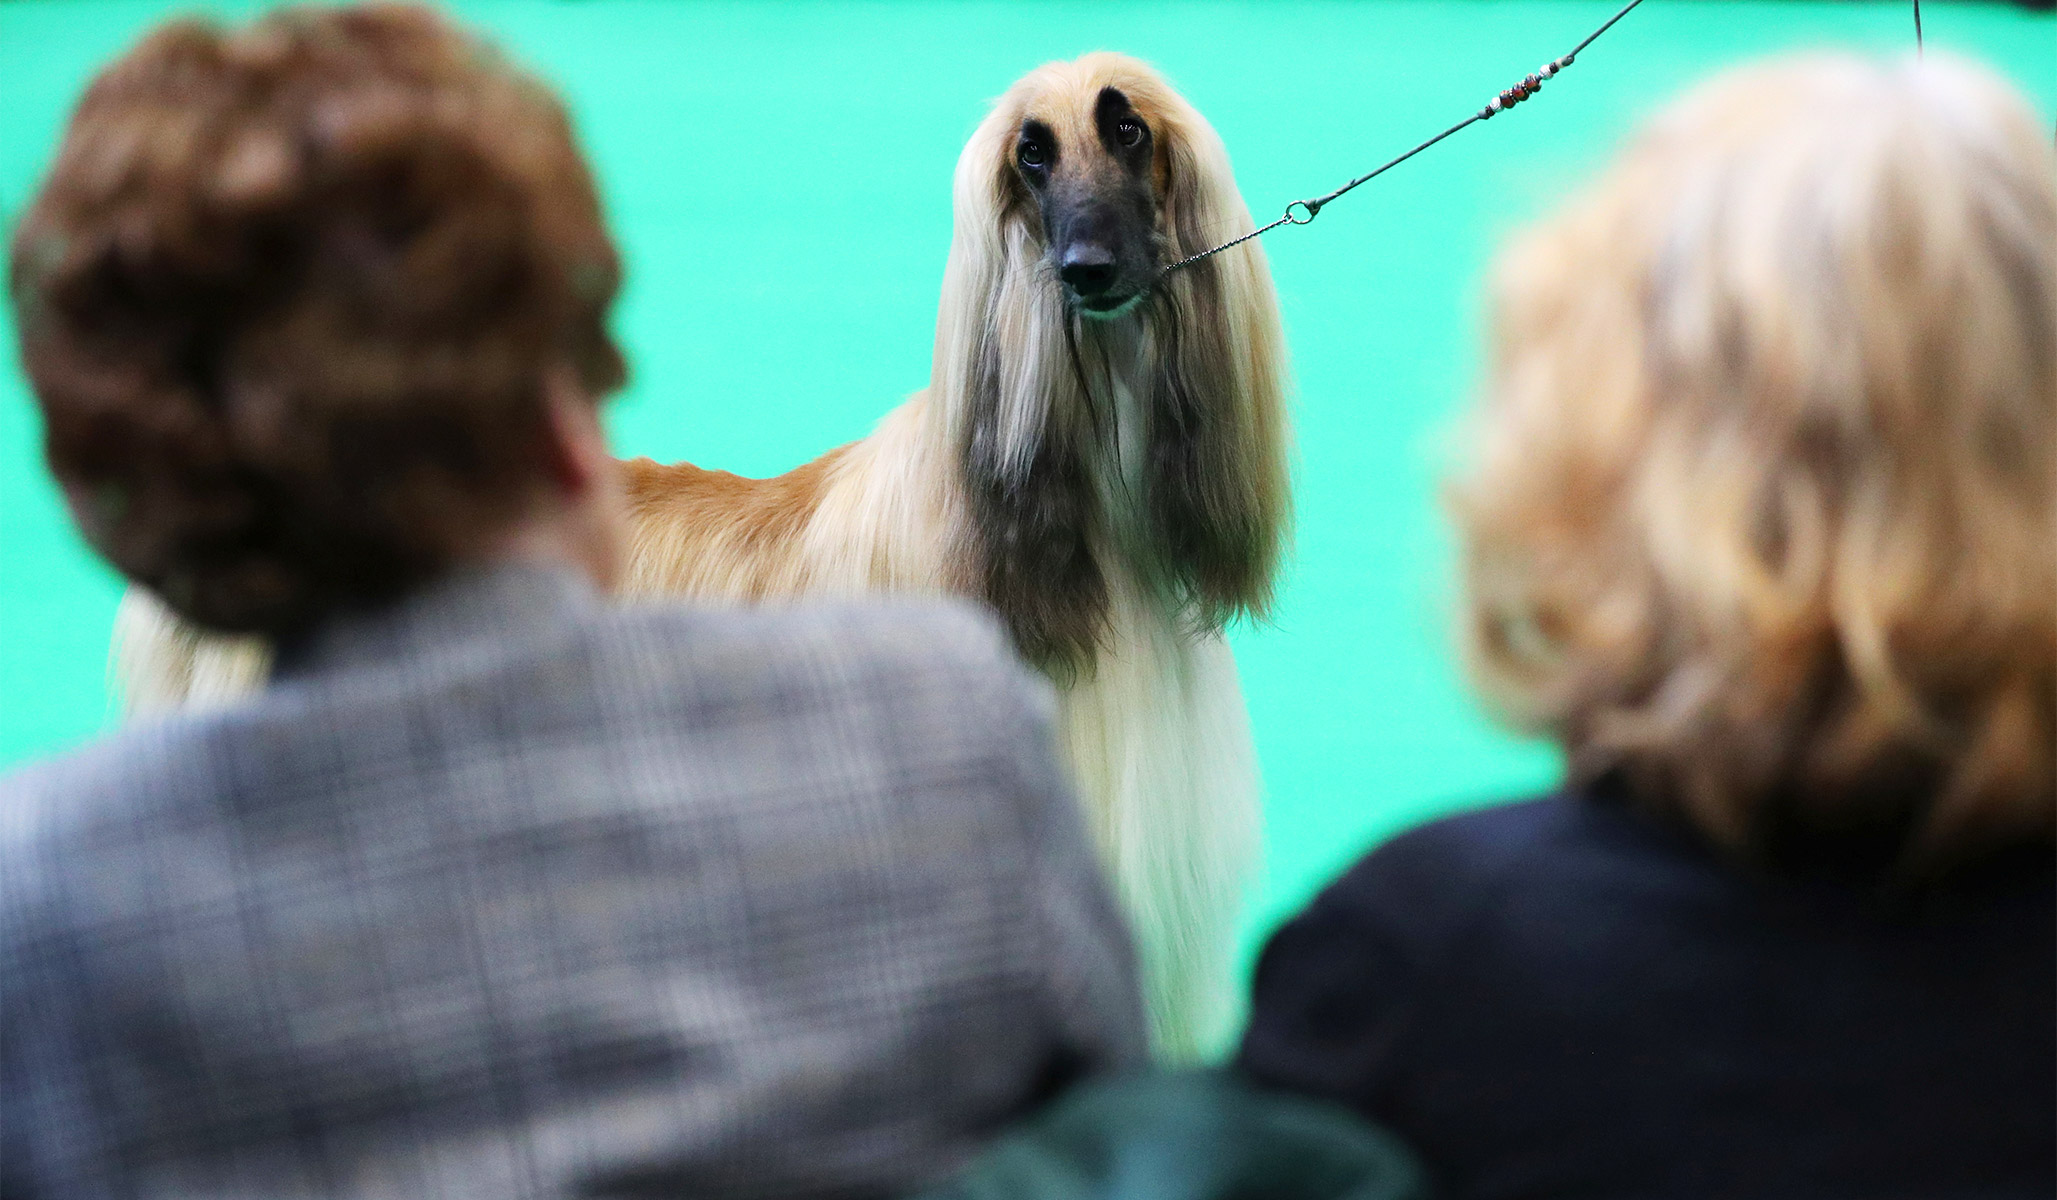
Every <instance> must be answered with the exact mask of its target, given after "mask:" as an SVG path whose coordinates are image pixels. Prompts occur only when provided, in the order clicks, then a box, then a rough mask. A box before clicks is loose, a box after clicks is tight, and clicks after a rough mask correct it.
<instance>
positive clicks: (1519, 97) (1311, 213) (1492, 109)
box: [1164, 0, 1643, 275]
mask: <svg viewBox="0 0 2057 1200" xmlns="http://www.w3.org/2000/svg"><path fill="white" fill-rule="evenodd" d="M1642 2H1643V0H1629V2H1628V3H1627V4H1626V5H1624V6H1623V7H1622V9H1621V11H1620V12H1617V13H1615V14H1614V15H1613V16H1611V17H1609V18H1607V23H1606V24H1604V25H1602V26H1600V27H1599V28H1598V29H1595V30H1594V31H1593V32H1591V33H1589V34H1587V35H1586V40H1585V41H1582V42H1580V43H1579V44H1578V45H1576V46H1574V47H1572V49H1571V52H1570V53H1569V54H1566V55H1564V56H1563V57H1561V58H1556V59H1552V60H1551V61H1549V62H1546V63H1544V64H1543V65H1542V66H1541V67H1539V68H1537V70H1536V72H1535V73H1534V74H1532V75H1530V76H1528V77H1527V78H1525V79H1523V80H1522V81H1521V82H1520V83H1517V84H1515V85H1514V86H1513V87H1511V88H1508V89H1507V90H1506V91H1503V92H1501V93H1500V94H1499V95H1497V96H1495V97H1493V98H1492V99H1491V100H1490V101H1488V102H1487V103H1486V106H1485V107H1484V108H1481V109H1479V110H1478V111H1477V112H1475V113H1473V114H1471V115H1470V116H1468V117H1466V118H1464V119H1463V120H1462V121H1459V122H1457V123H1456V124H1455V125H1452V126H1450V128H1448V129H1445V130H1444V131H1443V132H1441V133H1439V134H1437V135H1436V136H1434V137H1432V138H1430V139H1429V140H1427V141H1425V142H1423V143H1422V144H1420V145H1419V146H1416V147H1415V148H1414V149H1412V150H1409V151H1408V152H1407V153H1405V154H1402V155H1400V156H1399V157H1398V158H1395V159H1392V160H1391V161H1389V162H1386V163H1384V164H1382V165H1380V166H1379V167H1377V168H1376V169H1374V170H1371V171H1367V172H1365V173H1364V174H1362V175H1359V176H1358V177H1357V178H1355V179H1352V180H1351V181H1350V182H1348V183H1346V184H1344V185H1343V186H1342V187H1339V188H1337V189H1336V190H1335V191H1333V192H1330V193H1328V194H1327V195H1323V196H1316V197H1314V198H1313V199H1311V200H1295V201H1293V202H1292V203H1291V204H1288V205H1286V211H1285V215H1283V216H1281V217H1280V218H1279V219H1278V220H1276V221H1273V222H1272V223H1271V224H1269V225H1266V226H1264V227H1263V228H1261V229H1253V230H1251V231H1250V232H1248V233H1246V234H1244V235H1243V236H1241V237H1239V238H1233V239H1231V240H1229V241H1226V242H1223V243H1222V244H1221V245H1219V246H1216V247H1214V248H1213V249H1212V250H1202V251H1201V252H1200V253H1198V254H1194V255H1191V256H1189V257H1186V258H1182V259H1180V260H1178V261H1177V262H1175V263H1173V264H1171V265H1170V266H1168V267H1166V268H1164V274H1166V275H1169V274H1171V273H1172V272H1173V271H1176V270H1178V269H1180V268H1181V267H1190V266H1192V265H1193V264H1194V263H1196V262H1200V261H1201V260H1203V259H1208V258H1212V257H1214V256H1215V255H1217V254H1220V253H1221V252H1222V251H1224V250H1227V249H1229V248H1231V247H1234V246H1240V245H1242V244H1243V243H1244V242H1247V241H1249V240H1250V239H1251V238H1254V237H1259V236H1262V235H1264V234H1267V233H1270V232H1271V231H1272V230H1274V229H1277V228H1278V227H1279V226H1281V225H1305V224H1307V223H1308V222H1310V221H1312V220H1314V218H1315V217H1317V216H1319V215H1321V210H1322V207H1323V206H1324V205H1326V204H1328V203H1329V202H1330V201H1331V200H1334V199H1335V198H1336V197H1338V196H1341V195H1342V194H1344V193H1345V192H1348V191H1349V190H1350V189H1352V188H1354V187H1357V186H1358V185H1360V184H1365V183H1369V182H1371V181H1372V180H1373V179H1376V178H1378V177H1379V176H1380V175H1383V174H1385V173H1386V172H1387V171H1390V170H1392V169H1393V168H1394V167H1397V166H1399V165H1400V164H1401V163H1403V162H1406V161H1407V160H1408V159H1410V158H1413V157H1414V156H1415V155H1417V154H1419V153H1421V152H1422V151H1424V150H1426V149H1428V148H1429V147H1430V146H1433V145H1435V144H1436V143H1437V142H1440V141H1442V140H1443V139H1444V138H1446V137H1449V136H1450V135H1451V134H1453V133H1456V132H1457V131H1458V130H1460V129H1463V128H1465V127H1466V126H1468V125H1474V124H1477V123H1478V122H1480V121H1489V120H1491V119H1492V118H1493V117H1494V116H1496V115H1498V114H1500V113H1503V112H1506V111H1507V110H1508V109H1510V108H1513V107H1514V106H1515V105H1517V104H1519V103H1521V102H1522V101H1524V100H1526V99H1528V98H1529V97H1531V96H1533V95H1535V94H1536V93H1537V92H1540V91H1542V90H1543V82H1544V81H1545V80H1547V79H1551V78H1554V77H1555V76H1556V75H1557V73H1558V72H1559V71H1562V70H1563V69H1564V68H1566V67H1568V66H1570V65H1571V64H1572V63H1573V62H1574V61H1575V60H1576V59H1577V58H1578V56H1579V55H1580V54H1581V53H1582V52H1584V50H1585V48H1586V47H1587V46H1590V45H1592V44H1593V42H1594V41H1595V40H1596V39H1597V38H1599V36H1600V35H1601V34H1603V33H1606V32H1607V31H1608V30H1609V29H1612V28H1613V27H1614V23H1615V22H1616V21H1619V20H1621V19H1622V18H1623V17H1625V16H1627V15H1629V13H1630V12H1632V11H1634V9H1635V7H1636V6H1637V5H1639V4H1641V3H1642Z"/></svg>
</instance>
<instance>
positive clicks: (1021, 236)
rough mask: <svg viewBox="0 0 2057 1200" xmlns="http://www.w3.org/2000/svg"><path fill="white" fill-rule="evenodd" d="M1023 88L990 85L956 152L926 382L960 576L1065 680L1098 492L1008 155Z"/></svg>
mask: <svg viewBox="0 0 2057 1200" xmlns="http://www.w3.org/2000/svg"><path fill="white" fill-rule="evenodd" d="M1024 87H1025V85H1017V88H1016V92H1010V93H1009V95H1008V96H1006V97H1002V99H1001V100H1000V102H999V103H998V104H997V105H996V106H995V107H994V110H993V112H992V114H990V115H989V116H988V117H987V118H986V120H985V122H984V123H982V124H981V125H980V127H979V129H978V131H977V132H976V133H974V134H973V135H972V138H971V142H970V144H969V145H967V146H966V147H965V150H964V155H963V157H962V158H960V159H959V160H958V165H957V178H956V187H955V201H956V234H955V237H954V238H953V239H952V242H951V246H950V263H949V266H948V267H947V268H946V269H945V271H944V276H943V302H942V311H941V313H940V314H939V316H938V320H937V325H936V357H935V365H934V368H933V373H932V375H931V387H932V389H936V390H937V391H939V392H940V394H941V395H942V396H944V397H946V398H947V399H946V403H947V404H948V405H949V408H948V412H947V428H948V430H949V436H950V437H952V438H953V439H954V440H955V443H956V446H955V452H956V453H957V454H959V455H961V456H962V458H961V461H962V463H963V467H964V485H965V494H964V501H965V504H966V506H967V508H968V510H969V513H970V517H971V533H972V537H971V544H970V545H969V546H967V547H965V552H966V554H967V557H968V558H969V560H970V561H969V563H968V566H969V568H970V575H971V580H970V582H972V584H973V585H974V586H975V587H977V588H978V590H979V591H980V593H981V594H982V595H983V596H984V597H985V599H986V602H987V603H989V604H991V605H992V606H993V608H994V609H995V610H996V611H997V612H998V613H999V615H1000V617H1001V619H1002V620H1004V621H1005V622H1006V623H1007V626H1008V629H1009V630H1010V632H1011V633H1012V634H1013V636H1014V643H1015V647H1016V649H1018V650H1019V651H1020V652H1021V654H1022V657H1024V658H1025V659H1027V660H1028V661H1029V662H1031V663H1034V664H1035V665H1036V666H1037V667H1039V668H1041V669H1042V670H1043V671H1044V672H1046V673H1048V674H1049V675H1051V676H1052V677H1053V678H1056V679H1058V680H1060V681H1065V680H1070V679H1074V678H1076V677H1077V676H1078V675H1079V674H1080V673H1081V672H1082V671H1084V670H1086V669H1088V668H1089V667H1090V665H1091V663H1092V658H1093V654H1094V652H1095V651H1096V650H1097V649H1098V647H1099V645H1100V643H1101V640H1102V637H1103V634H1104V632H1105V628H1106V624H1107V581H1106V579H1105V577H1104V576H1103V574H1102V572H1101V567H1100V563H1099V562H1098V560H1097V559H1096V558H1095V557H1094V553H1093V548H1092V544H1091V535H1092V532H1093V530H1094V529H1095V527H1096V524H1097V521H1098V519H1099V510H1098V505H1099V497H1098V493H1097V492H1096V491H1095V489H1094V486H1093V477H1092V473H1091V471H1090V469H1089V466H1088V460H1087V455H1088V454H1089V453H1090V452H1091V449H1092V447H1091V445H1090V444H1089V430H1090V428H1091V426H1090V418H1091V411H1090V408H1089V406H1088V405H1087V401H1086V397H1085V396H1084V395H1083V394H1082V393H1081V391H1080V382H1079V372H1078V370H1077V369H1076V366H1075V357H1076V354H1075V347H1073V346H1072V345H1071V344H1070V342H1069V341H1068V334H1069V332H1070V326H1069V324H1068V321H1069V319H1070V318H1069V314H1067V313H1066V312H1065V310H1064V306H1063V301H1062V300H1061V298H1060V297H1059V296H1058V295H1057V293H1056V291H1055V290H1054V289H1052V288H1051V287H1050V286H1049V280H1048V279H1047V277H1046V276H1045V274H1044V271H1045V270H1046V268H1045V267H1044V264H1043V262H1042V259H1043V245H1042V241H1041V227H1040V225H1039V224H1038V223H1037V222H1036V221H1035V220H1034V219H1033V218H1034V212H1033V207H1032V206H1028V205H1024V204H1023V203H1021V198H1020V197H1019V196H1018V195H1016V194H1015V191H1014V190H1013V185H1014V184H1015V182H1017V181H1016V180H1015V178H1014V175H1013V173H1012V170H1011V168H1010V167H1009V166H1008V164H1009V162H1010V161H1011V158H1012V155H1013V152H1014V135H1015V129H1016V127H1017V126H1018V124H1019V121H1020V116H1019V110H1020V107H1021V105H1020V103H1019V98H1018V96H1017V93H1021V92H1023V91H1024Z"/></svg>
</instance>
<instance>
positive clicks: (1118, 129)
mask: <svg viewBox="0 0 2057 1200" xmlns="http://www.w3.org/2000/svg"><path fill="white" fill-rule="evenodd" d="M1114 136H1115V137H1116V138H1117V139H1118V140H1120V142H1121V144H1122V145H1124V146H1133V145H1135V144H1136V143H1137V142H1140V141H1142V140H1143V123H1142V122H1141V121H1123V122H1121V123H1120V124H1118V125H1116V126H1115V127H1114Z"/></svg>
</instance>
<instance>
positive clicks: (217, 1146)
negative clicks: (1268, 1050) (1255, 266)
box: [0, 567, 1143, 1200]
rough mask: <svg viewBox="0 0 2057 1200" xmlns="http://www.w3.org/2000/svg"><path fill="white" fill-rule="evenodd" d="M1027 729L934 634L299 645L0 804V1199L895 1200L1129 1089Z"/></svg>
mask: <svg viewBox="0 0 2057 1200" xmlns="http://www.w3.org/2000/svg"><path fill="white" fill-rule="evenodd" d="M15 702H17V703H19V702H22V701H21V700H20V699H17V700H16V701H15ZM1050 707H1051V705H1050V697H1049V694H1048V691H1047V689H1046V688H1045V687H1044V686H1043V685H1041V684H1040V683H1039V682H1037V681H1034V680H1032V679H1031V677H1029V676H1028V675H1027V674H1026V672H1024V671H1023V669H1022V668H1020V667H1019V666H1017V665H1016V664H1015V663H1014V661H1013V659H1012V657H1011V656H1010V654H1009V653H1008V651H1007V649H1006V647H1005V645H1004V644H1003V641H1002V639H1001V636H1000V635H999V633H998V632H997V631H996V630H995V629H994V628H993V627H992V626H991V625H989V624H988V623H987V622H986V621H985V620H984V619H983V618H982V617H979V616H977V615H976V614H974V613H972V612H971V611H969V610H967V609H963V608H959V607H955V606H949V605H943V604H934V605H927V606H909V607H893V608H889V607H884V606H854V605H853V606H847V607H839V608H838V607H828V608H806V609H801V608H795V609H787V610H782V611H753V612H709V611H688V610H682V609H655V608H652V609H643V610H637V609H617V608H612V607H609V606H606V605H603V604H601V603H599V602H598V601H597V600H596V599H595V598H594V597H593V596H592V594H591V593H590V591H589V590H587V589H585V588H584V587H583V586H582V585H581V584H579V583H577V582H575V581H573V580H572V579H570V578H569V577H566V576H563V575H558V574H553V573H549V572H545V571H541V570H536V569H523V568H513V567H509V568H502V569H498V570H495V571H490V572H481V573H476V574H472V575H468V576H464V577H460V578H458V579H455V580H452V581H449V582H446V583H444V584H442V585H439V586H438V587H436V588H434V589H432V590H430V591H428V592H426V593H424V594H422V595H420V596H417V597H415V598H414V599H412V600H410V601H408V602H406V603H404V604H403V605H401V606H399V607H398V608H397V609H395V610H393V611H390V612H387V613H385V614H382V615H380V616H378V617H376V618H364V619H355V620H351V621H347V622H339V623H337V624H335V625H332V626H329V627H327V628H326V629H325V630H324V631H323V632H322V633H321V634H320V635H319V636H318V637H316V638H315V639H312V640H311V641H309V642H308V643H307V644H304V645H300V646H295V647H292V648H290V649H289V650H288V652H287V653H286V654H285V655H284V656H283V657H282V659H281V663H280V667H279V675H278V679H277V680H276V681H275V682H274V684H273V685H272V687H271V688H270V689H269V690H268V691H266V692H265V693H263V694H262V695H261V696H259V697H257V698H256V699H255V700H253V701H252V702H250V703H248V704H246V705H244V706H242V707H238V708H235V709H231V710H227V711H222V712H217V713H213V714H208V715H204V716H197V717H184V718H178V719H175V720H171V721H165V722H159V723H156V724H151V725H145V726H139V727H135V728H132V729H129V730H127V731H124V732H122V733H121V734H119V735H118V736H116V737H113V738H111V739H109V740H107V741H105V742H102V743H100V744H98V745H96V746H93V747H91V748H89V749H87V750H85V751H83V752H81V753H78V754H74V755H72V756H70V757H67V758H63V759H59V760H56V761H53V762H49V763H45V764H42V765H40V766H38V767H34V768H31V769H29V770H28V771H26V772H25V773H22V774H18V775H15V776H13V777H12V778H9V779H6V780H4V781H0V1195H4V1196H5V1197H6V1198H7V1200H18V1198H29V1197H37V1198H41V1197H74V1196H76V1197H102V1196H146V1197H156V1196H211V1197H251V1198H253V1200H254V1198H258V1197H262V1198H264V1200H285V1198H288V1197H298V1196H317V1195H318V1196H343V1197H374V1196H376V1197H406V1198H408V1200H416V1198H422V1200H427V1198H432V1197H451V1198H453V1200H455V1198H468V1197H491V1198H493V1200H514V1198H517V1197H531V1196H691V1197H731V1196H733V1197H744V1196H872V1195H888V1194H893V1193H895V1192H899V1191H901V1190H904V1189H907V1188H910V1187H912V1186H914V1185H917V1184H920V1183H923V1182H925V1181H928V1180H930V1179H932V1178H934V1177H935V1176H936V1174H937V1173H939V1172H941V1171H943V1170H945V1169H947V1168H949V1167H951V1166H953V1165H955V1164H956V1163H957V1162H959V1161H960V1160H961V1159H963V1158H964V1157H965V1156H966V1155H967V1154H968V1153H969V1152H970V1151H972V1150H973V1149H975V1148H977V1146H978V1145H979V1144H980V1143H981V1142H982V1141H983V1140H984V1139H985V1138H986V1137H988V1136H989V1135H991V1134H992V1133H994V1132H995V1131H997V1130H998V1129H999V1128H1000V1127H1001V1126H1002V1125H1004V1124H1005V1123H1007V1122H1008V1121H1009V1120H1010V1119H1012V1118H1015V1117H1017V1116H1019V1115H1021V1114H1023V1113H1025V1112H1026V1111H1027V1110H1029V1109H1030V1108H1031V1107H1033V1106H1034V1105H1036V1104H1037V1103H1038V1102H1039V1101H1040V1100H1042V1099H1043V1098H1045V1097H1047V1096H1048V1095H1049V1094H1050V1093H1051V1092H1052V1091H1053V1090H1054V1089H1056V1088H1059V1087H1061V1086H1062V1085H1064V1084H1065V1083H1067V1082H1069V1081H1070V1080H1071V1079H1072V1078H1074V1077H1077V1076H1080V1075H1083V1074H1086V1073H1090V1072H1093V1071H1096V1070H1100V1069H1103V1068H1110V1067H1119V1066H1125V1065H1128V1064H1131V1063H1134V1062H1137V1061H1139V1060H1140V1058H1141V1057H1142V1054H1143V1049H1142V1047H1143V1034H1142V1024H1141V1016H1140V1013H1139V1006H1138V1001H1137V996H1136V986H1135V980H1134V975H1133V968H1132V965H1131V962H1130V956H1129V949H1128V946H1127V942H1126V940H1125V935H1124V932H1123V930H1122V927H1121V924H1120V920H1119V918H1118V917H1117V916H1116V915H1115V912H1114V909H1113V907H1112V905H1111V903H1110V901H1109V899H1108V897H1107V895H1106V894H1105V890H1104V887H1103V885H1102V882H1101V879H1100V876H1099V874H1098V871H1097V869H1096V866H1095V862H1094V859H1093V856H1092V854H1091V852H1090V849H1089V846H1088V844H1087V841H1086V838H1085V835H1084V831H1083V829H1082V827H1081V822H1080V819H1079V815H1078V813H1077V811H1076V809H1075V806H1074V805H1073V803H1072V800H1071V798H1070V795H1069V794H1068V792H1067V791H1066V789H1065V787H1064V786H1063V785H1062V784H1061V783H1060V782H1059V779H1058V776H1057V774H1056V770H1055V767H1054V765H1053V759H1052V757H1051V751H1050V748H1049V730H1048V725H1049V713H1050Z"/></svg>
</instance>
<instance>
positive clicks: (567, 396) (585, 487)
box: [544, 371, 615, 499]
mask: <svg viewBox="0 0 2057 1200" xmlns="http://www.w3.org/2000/svg"><path fill="white" fill-rule="evenodd" d="M546 388H547V392H546V395H545V402H546V406H547V410H548V411H547V417H548V421H549V425H548V427H547V429H546V430H545V436H546V437H547V439H548V443H547V445H546V446H545V448H544V452H545V455H546V461H545V467H546V468H547V470H548V471H549V473H550V480H551V482H552V483H554V484H556V485H557V488H558V490H559V491H561V492H563V493H564V494H565V495H566V496H567V497H569V498H571V499H578V498H581V497H583V496H585V495H587V494H588V493H590V492H592V491H593V490H594V489H595V488H596V487H599V486H601V485H602V484H604V483H605V482H606V481H607V480H608V479H610V478H611V477H612V474H613V472H614V469H615V462H614V456H613V455H612V454H611V453H609V452H608V449H607V432H606V430H605V429H603V428H602V427H601V425H600V407H599V405H597V404H595V403H593V402H592V401H591V400H590V399H588V398H587V397H586V395H585V393H584V392H583V391H582V390H581V389H580V388H579V386H578V384H577V382H576V381H574V380H573V379H572V377H571V375H570V373H569V372H565V371H553V372H551V375H550V379H549V382H548V384H546Z"/></svg>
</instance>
